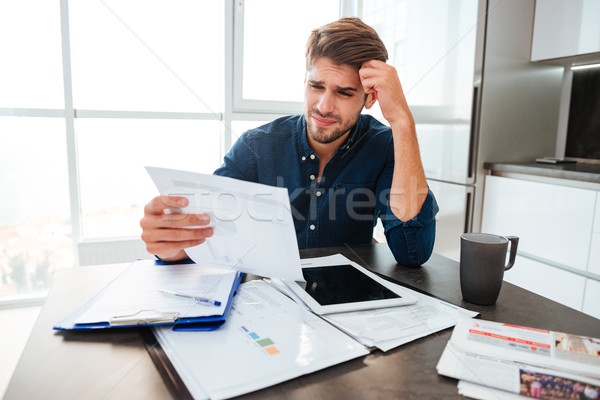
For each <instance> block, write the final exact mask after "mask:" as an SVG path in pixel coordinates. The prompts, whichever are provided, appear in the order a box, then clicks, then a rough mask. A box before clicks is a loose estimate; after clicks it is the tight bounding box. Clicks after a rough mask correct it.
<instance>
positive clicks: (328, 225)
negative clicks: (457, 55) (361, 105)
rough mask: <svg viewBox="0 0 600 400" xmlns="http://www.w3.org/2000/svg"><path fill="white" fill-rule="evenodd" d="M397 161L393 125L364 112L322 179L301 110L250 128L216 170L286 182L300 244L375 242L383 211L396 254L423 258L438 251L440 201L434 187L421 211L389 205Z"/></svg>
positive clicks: (406, 259) (413, 261)
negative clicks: (409, 214)
mask: <svg viewBox="0 0 600 400" xmlns="http://www.w3.org/2000/svg"><path fill="white" fill-rule="evenodd" d="M393 168H394V146H393V141H392V132H391V129H390V128H389V127H387V126H385V125H383V124H382V123H380V122H379V121H377V120H376V119H375V118H373V117H371V116H369V115H361V116H360V117H359V119H358V122H357V124H356V125H355V127H354V128H353V129H352V132H351V133H350V135H349V137H348V139H347V141H346V142H345V143H344V144H343V145H342V146H340V147H339V148H338V149H337V151H336V153H335V154H334V156H333V157H332V158H331V160H329V162H328V163H327V165H326V166H325V169H324V170H323V175H322V177H321V180H320V181H317V176H318V173H319V159H318V157H317V155H316V154H314V152H313V151H312V150H311V148H310V147H309V145H308V141H307V138H306V121H305V119H304V116H302V115H294V116H289V117H283V118H279V119H277V120H275V121H273V122H271V123H268V124H266V125H263V126H261V127H259V128H256V129H251V130H249V131H248V132H246V133H245V134H243V135H242V136H241V137H240V138H239V140H237V141H236V143H235V144H234V145H233V147H232V148H231V150H230V151H229V153H228V154H227V155H226V156H225V159H224V163H223V165H222V166H221V167H220V168H218V169H217V170H216V171H215V174H217V175H222V176H228V177H232V178H236V179H242V180H246V181H251V182H258V183H262V184H267V185H273V186H279V187H285V188H287V189H288V193H289V196H290V204H291V208H292V217H293V220H294V225H295V228H296V237H297V239H298V246H299V248H301V249H304V248H314V247H328V246H340V245H345V244H348V245H357V244H366V243H371V242H372V240H373V228H374V226H375V223H376V222H377V218H378V217H379V218H381V221H382V224H383V226H384V228H385V235H386V238H387V242H388V245H389V247H390V249H391V250H392V253H393V254H394V257H395V258H396V261H398V262H399V263H400V264H403V265H420V264H422V263H424V262H425V261H427V259H428V258H429V256H430V255H431V252H432V250H433V242H434V238H435V214H436V213H437V211H438V206H437V203H436V201H435V197H434V196H433V193H432V192H431V191H429V193H428V195H427V198H426V200H425V203H424V204H423V206H422V207H421V211H420V212H419V214H418V215H417V216H415V217H414V218H413V219H411V220H408V221H405V222H402V221H400V220H399V219H398V218H396V217H395V216H394V214H393V213H392V211H391V210H390V208H389V190H390V187H391V184H392V175H393Z"/></svg>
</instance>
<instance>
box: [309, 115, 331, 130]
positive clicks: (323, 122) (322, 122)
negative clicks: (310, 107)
mask: <svg viewBox="0 0 600 400" xmlns="http://www.w3.org/2000/svg"><path fill="white" fill-rule="evenodd" d="M311 118H312V120H313V121H314V122H315V124H317V125H318V126H320V127H323V128H326V127H328V126H331V125H333V124H335V123H336V122H337V120H336V119H333V118H325V117H321V116H319V115H315V114H312V115H311Z"/></svg>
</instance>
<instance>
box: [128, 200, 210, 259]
mask: <svg viewBox="0 0 600 400" xmlns="http://www.w3.org/2000/svg"><path fill="white" fill-rule="evenodd" d="M187 205H188V200H187V199H186V198H185V197H177V196H157V197H155V198H153V199H152V201H150V203H148V204H146V206H145V207H144V217H143V218H142V219H141V220H140V226H141V227H142V240H143V241H144V242H145V243H146V250H148V252H149V253H150V254H155V255H156V256H158V257H159V258H160V259H161V260H163V261H179V260H183V259H185V258H186V257H187V255H186V254H185V251H184V249H186V248H188V247H193V246H197V245H199V244H201V243H204V241H205V240H206V238H208V237H211V236H212V235H213V232H214V231H213V228H209V227H207V228H193V229H190V228H183V227H185V226H198V225H208V223H209V222H210V217H209V216H208V215H206V214H182V213H181V209H182V208H183V207H186V206H187ZM165 210H170V211H166V212H165Z"/></svg>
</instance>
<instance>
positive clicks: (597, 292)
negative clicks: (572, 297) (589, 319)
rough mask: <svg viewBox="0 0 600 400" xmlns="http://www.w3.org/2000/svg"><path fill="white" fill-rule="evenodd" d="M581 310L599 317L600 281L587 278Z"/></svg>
mask: <svg viewBox="0 0 600 400" xmlns="http://www.w3.org/2000/svg"><path fill="white" fill-rule="evenodd" d="M583 312H584V313H586V314H590V315H591V316H593V317H596V318H600V282H598V281H594V280H592V279H588V280H587V283H586V286H585V298H584V300H583Z"/></svg>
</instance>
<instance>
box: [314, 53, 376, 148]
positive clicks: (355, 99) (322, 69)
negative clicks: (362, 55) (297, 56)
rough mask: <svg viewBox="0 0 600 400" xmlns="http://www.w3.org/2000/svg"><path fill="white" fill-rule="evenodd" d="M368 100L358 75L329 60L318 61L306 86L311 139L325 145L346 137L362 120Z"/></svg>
mask: <svg viewBox="0 0 600 400" xmlns="http://www.w3.org/2000/svg"><path fill="white" fill-rule="evenodd" d="M365 98H366V96H365V91H364V89H363V87H362V85H361V82H360V77H359V75H358V71H356V70H355V69H354V68H352V67H351V66H349V65H347V64H342V65H336V64H334V63H333V62H332V61H331V59H329V58H327V57H319V58H317V59H316V60H315V61H314V63H313V65H312V68H311V69H310V70H308V71H307V72H306V79H305V82H304V116H305V118H306V126H307V128H308V134H309V135H310V137H311V138H312V139H313V140H314V141H315V142H318V143H323V144H327V143H331V142H333V141H335V140H336V139H339V138H340V137H342V136H343V135H344V134H345V133H346V132H348V131H349V130H350V129H351V128H352V127H353V126H354V124H355V123H356V121H357V120H358V117H359V115H360V112H361V111H362V109H363V107H364V105H365V100H366V99H365Z"/></svg>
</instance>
